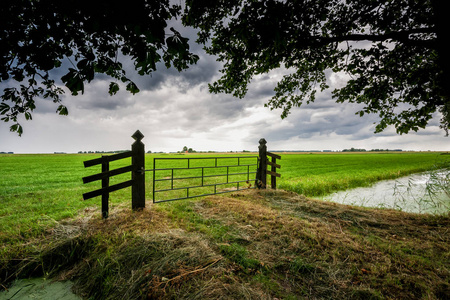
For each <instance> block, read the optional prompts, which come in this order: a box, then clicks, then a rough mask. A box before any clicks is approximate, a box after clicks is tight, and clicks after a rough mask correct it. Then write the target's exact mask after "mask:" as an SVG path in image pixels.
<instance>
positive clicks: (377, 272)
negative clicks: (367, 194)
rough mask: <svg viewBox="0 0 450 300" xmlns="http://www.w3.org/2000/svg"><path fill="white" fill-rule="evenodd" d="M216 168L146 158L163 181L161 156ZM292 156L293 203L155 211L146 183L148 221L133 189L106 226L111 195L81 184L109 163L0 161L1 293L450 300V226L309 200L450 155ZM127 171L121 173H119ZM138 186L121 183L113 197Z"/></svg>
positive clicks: (235, 199) (266, 200)
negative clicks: (58, 285)
mask: <svg viewBox="0 0 450 300" xmlns="http://www.w3.org/2000/svg"><path fill="white" fill-rule="evenodd" d="M207 155H210V156H211V154H186V155H184V154H182V155H179V154H178V155H175V154H174V155H168V154H146V169H152V168H153V165H152V163H153V159H152V158H154V157H159V158H164V157H204V156H207ZM213 155H214V154H213ZM228 155H230V154H228ZM233 155H234V156H236V155H235V154H233ZM250 155H252V154H250ZM224 156H225V157H226V156H227V155H224ZM281 156H282V159H281V160H280V161H277V163H279V164H280V165H281V169H280V173H281V174H282V177H281V178H279V179H278V187H279V189H280V190H286V192H285V191H279V192H275V191H270V190H267V191H257V190H252V191H245V192H240V193H235V192H233V193H230V194H224V195H220V196H210V197H202V198H195V199H191V200H180V201H174V202H171V203H160V204H155V205H151V199H152V194H151V189H152V183H151V176H152V172H148V173H146V177H147V178H146V182H147V187H146V189H147V193H148V196H147V202H148V204H147V209H145V210H144V211H143V212H140V213H132V212H131V211H130V206H131V203H130V202H131V200H130V189H129V188H127V189H124V190H121V191H117V192H114V193H111V195H110V205H111V206H112V209H111V214H110V218H109V219H108V220H101V215H100V212H99V209H98V207H99V206H100V198H94V199H90V200H87V201H83V200H82V194H83V193H85V192H88V191H91V190H93V189H96V188H98V187H99V183H90V184H86V185H83V184H82V180H81V178H82V177H84V176H87V175H91V174H95V173H98V172H99V168H98V167H92V168H86V169H85V168H84V167H83V161H85V160H89V159H93V158H96V157H99V155H98V154H97V155H96V154H66V155H64V154H51V155H50V154H49V155H17V154H15V155H0V174H1V178H2V180H1V181H0V204H1V206H0V228H1V230H0V243H1V248H0V257H1V259H0V267H1V268H0V280H1V281H0V284H1V286H3V287H4V288H5V287H6V286H7V284H8V283H9V282H10V281H11V280H12V279H14V278H16V277H27V276H38V275H39V276H42V275H44V276H48V277H57V278H59V279H72V280H76V282H77V284H76V286H77V287H78V293H79V294H82V295H84V296H85V297H87V298H89V297H92V298H94V299H101V298H104V299H107V298H110V299H114V297H116V296H117V295H122V294H124V293H125V294H126V293H130V295H132V297H133V298H135V297H136V296H142V297H144V298H145V297H147V296H148V297H150V298H151V297H161V296H163V297H167V298H198V299H201V298H202V297H205V296H206V297H209V296H211V297H212V298H216V297H215V296H217V297H218V295H222V294H223V295H228V296H229V297H241V296H243V297H247V296H248V295H250V296H248V297H247V298H273V297H278V298H287V299H289V298H292V299H294V298H296V295H297V296H298V295H302V297H306V298H310V297H312V298H329V297H331V298H332V297H344V298H354V299H366V298H367V297H369V298H370V297H372V298H373V299H384V298H397V299H401V298H405V299H421V298H423V297H425V298H430V299H440V297H441V296H442V295H444V296H446V295H450V286H449V284H448V282H449V279H450V274H449V268H450V266H449V263H448V262H449V261H450V260H449V256H448V255H449V253H450V252H449V250H450V249H449V246H448V245H449V241H450V237H449V233H448V230H445V228H448V225H449V224H450V222H449V217H448V216H431V215H423V216H422V215H414V214H406V213H402V212H394V211H389V210H386V211H383V210H377V209H364V208H353V207H348V206H341V205H338V204H333V203H324V202H322V201H316V200H312V199H311V198H310V197H312V198H314V197H315V196H319V195H324V194H327V193H331V192H333V191H337V190H344V189H347V188H351V187H356V186H367V185H370V184H371V183H373V182H376V181H378V180H382V179H392V178H396V177H400V176H404V175H407V174H411V173H415V172H421V171H425V170H430V169H436V168H442V167H448V156H446V155H440V153H434V152H423V153H312V154H307V153H303V154H285V153H281ZM129 163H130V161H129V160H128V161H127V160H124V161H120V162H114V163H113V166H112V167H111V169H113V168H115V167H120V166H123V165H126V164H129ZM183 176H185V175H183ZM128 178H129V175H121V176H117V177H115V178H113V179H112V182H111V184H114V183H116V182H120V181H121V180H123V179H128ZM293 192H295V193H293ZM299 194H301V195H299ZM399 237H401V238H399ZM318 251H320V253H321V254H318V253H319V252H318ZM274 253H278V254H279V255H277V257H275V256H273V254H274ZM81 262H83V263H81ZM129 272H131V273H129ZM80 274H84V275H83V276H82V277H86V278H81V277H79V275H80ZM127 274H128V275H127ZM130 274H138V275H136V277H134V275H133V276H131V275H130ZM197 275H198V276H197ZM130 276H131V277H130ZM208 276H209V277H208ZM380 278H384V279H383V280H384V281H383V280H381V279H380ZM386 280H387V283H388V284H387V285H386ZM186 282H187V283H186ZM185 283H186V284H185ZM255 284H256V285H255ZM202 286H203V288H202ZM252 286H256V288H252ZM224 287H225V290H224ZM396 291H397V292H396ZM230 293H231V294H230ZM246 295H247V296H246ZM389 295H391V296H389ZM392 295H393V296H392ZM218 298H220V297H218ZM225 298H226V297H225Z"/></svg>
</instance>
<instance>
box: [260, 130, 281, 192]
mask: <svg viewBox="0 0 450 300" xmlns="http://www.w3.org/2000/svg"><path fill="white" fill-rule="evenodd" d="M266 144H267V141H266V140H265V139H260V140H259V147H258V148H259V166H258V171H257V173H256V182H255V184H256V186H257V187H259V188H260V189H265V188H266V187H267V175H270V177H271V178H270V187H271V188H272V189H276V188H277V177H281V175H280V174H279V173H277V171H276V170H277V168H281V166H280V165H279V164H277V163H276V162H277V159H281V156H279V155H278V154H275V153H271V152H268V151H267V146H266ZM267 156H269V157H271V160H270V161H269V159H268V158H267ZM268 166H270V167H271V168H270V171H268V170H267V167H268Z"/></svg>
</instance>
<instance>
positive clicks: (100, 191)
mask: <svg viewBox="0 0 450 300" xmlns="http://www.w3.org/2000/svg"><path fill="white" fill-rule="evenodd" d="M132 184H133V180H128V181H124V182H121V183H118V184H114V185H111V186H109V187H108V188H106V189H98V190H95V191H92V192H88V193H84V194H83V199H84V200H87V199H91V198H94V197H97V196H100V195H102V194H103V193H111V192H114V191H118V190H121V189H124V188H126V187H129V186H131V185H132Z"/></svg>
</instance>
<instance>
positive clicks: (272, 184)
mask: <svg viewBox="0 0 450 300" xmlns="http://www.w3.org/2000/svg"><path fill="white" fill-rule="evenodd" d="M272 163H273V164H271V166H272V167H271V169H270V170H271V171H272V172H273V173H276V172H277V168H276V167H275V164H276V163H277V159H276V158H275V157H273V156H272ZM270 187H271V188H272V189H274V190H276V189H277V177H276V176H273V175H272V176H270Z"/></svg>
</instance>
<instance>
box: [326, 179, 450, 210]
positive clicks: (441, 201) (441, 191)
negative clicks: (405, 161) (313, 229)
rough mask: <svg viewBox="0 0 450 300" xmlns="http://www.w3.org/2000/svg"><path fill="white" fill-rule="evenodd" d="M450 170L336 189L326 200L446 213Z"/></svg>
mask: <svg viewBox="0 0 450 300" xmlns="http://www.w3.org/2000/svg"><path fill="white" fill-rule="evenodd" d="M449 180H450V173H449V171H448V170H445V171H443V170H440V171H435V172H426V173H420V174H413V175H410V176H407V177H402V178H398V179H395V180H384V181H380V182H378V183H376V184H374V185H373V186H371V187H366V188H355V189H351V190H346V191H342V192H337V193H333V194H331V195H328V196H325V197H323V200H326V201H332V202H337V203H341V204H350V205H359V206H366V207H381V208H393V209H398V210H402V211H407V212H416V213H433V214H442V213H446V212H448V211H450V181H449Z"/></svg>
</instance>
